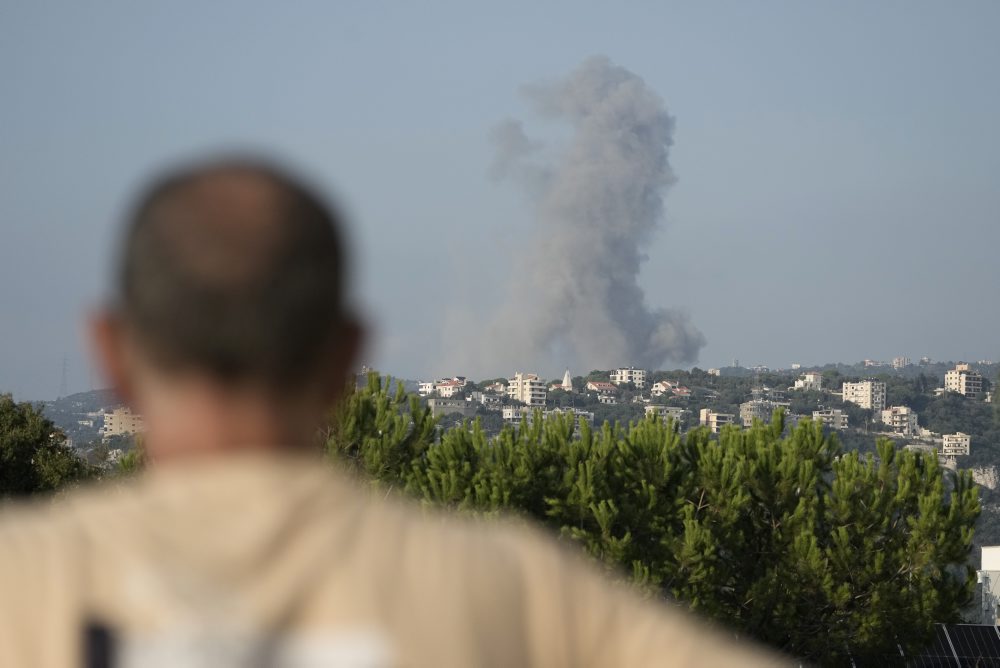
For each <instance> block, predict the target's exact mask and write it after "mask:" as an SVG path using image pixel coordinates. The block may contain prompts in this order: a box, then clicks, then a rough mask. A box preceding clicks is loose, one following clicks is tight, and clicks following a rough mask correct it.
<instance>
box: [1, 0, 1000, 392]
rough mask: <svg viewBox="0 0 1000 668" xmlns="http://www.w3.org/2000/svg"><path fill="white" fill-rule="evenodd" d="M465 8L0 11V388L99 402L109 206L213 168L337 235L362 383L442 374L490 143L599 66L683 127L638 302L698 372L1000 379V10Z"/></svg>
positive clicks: (481, 237)
mask: <svg viewBox="0 0 1000 668" xmlns="http://www.w3.org/2000/svg"><path fill="white" fill-rule="evenodd" d="M476 4H477V3H469V2H454V3H441V2H419V3H402V2H401V3H397V4H392V3H380V2H356V3H350V2H316V3H306V2H286V3H275V2H258V3H247V2H181V1H177V0H174V1H172V2H162V3H136V2H124V1H122V2H101V3H78V2H64V3H52V2H39V1H32V2H18V3H14V2H11V1H10V0H0V221H2V222H0V224H2V231H3V236H2V242H0V306H2V309H3V310H2V314H3V315H2V320H0V323H2V324H0V344H2V345H0V391H2V390H7V391H13V392H15V394H16V395H17V396H18V397H19V398H24V399H42V398H51V397H54V396H55V395H56V394H58V392H59V389H60V376H61V368H62V361H63V358H64V356H66V357H67V358H68V362H69V377H68V380H69V389H70V390H71V391H77V390H83V389H88V388H89V387H90V386H91V384H92V383H93V384H94V385H99V384H100V381H99V379H97V378H92V377H91V373H90V370H89V365H88V363H87V362H86V354H85V345H84V344H83V343H82V340H81V329H80V322H81V318H82V316H83V314H84V313H85V311H86V308H87V306H88V305H89V304H92V303H94V301H95V300H96V299H98V298H100V296H101V295H102V293H103V291H104V289H105V281H106V279H107V267H108V262H109V258H110V254H111V245H112V243H113V240H114V238H115V231H116V229H117V227H116V225H117V223H118V218H119V216H120V213H121V210H122V208H123V206H124V205H125V204H126V202H127V201H128V197H129V196H130V195H131V193H132V192H133V191H134V189H135V187H136V186H137V184H139V183H141V182H142V180H143V178H144V177H146V176H148V174H149V173H150V171H151V170H153V169H155V168H156V167H157V166H159V165H162V164H163V163H164V162H165V161H169V160H172V159H175V158H178V157H184V156H188V155H190V154H191V153H192V152H201V151H204V150H210V149H217V148H229V147H250V148H256V149H260V150H264V151H267V152H268V153H273V154H274V155H277V156H278V157H282V158H284V159H286V160H287V161H289V162H291V163H292V164H294V165H297V166H299V167H301V168H303V169H304V170H305V171H307V172H308V173H309V174H310V175H311V176H312V177H313V179H314V180H315V181H317V182H319V183H320V184H322V185H323V186H324V187H328V188H329V189H330V192H331V193H334V194H336V195H337V198H338V200H339V201H340V202H342V203H343V204H344V205H345V206H346V207H347V208H348V210H349V211H350V214H351V217H352V220H353V222H354V224H355V226H354V230H353V232H354V234H353V241H354V245H355V247H356V249H357V251H358V263H357V269H358V271H357V277H358V280H357V285H356V288H357V290H356V292H357V295H358V301H359V302H360V303H361V304H363V305H364V308H365V312H366V315H367V317H368V319H369V321H370V323H371V325H372V327H373V328H374V330H375V331H376V333H377V336H376V338H375V340H374V341H373V345H372V346H371V348H370V350H369V352H368V355H367V359H368V360H369V361H370V362H371V363H373V364H375V365H377V366H378V367H379V368H381V369H383V370H385V371H388V372H392V373H394V374H396V375H402V376H405V377H412V378H417V377H429V376H432V375H437V376H440V375H446V374H447V375H452V374H456V373H462V371H463V370H462V369H460V368H450V366H449V351H448V350H447V349H444V346H443V345H442V341H443V340H454V338H453V337H446V336H444V333H443V330H444V329H445V328H446V327H449V326H453V323H454V322H456V319H455V318H454V315H455V314H456V313H466V314H467V313H468V312H472V313H482V314H488V313H489V312H490V310H491V309H492V308H495V307H496V305H497V304H499V303H500V301H501V297H502V295H503V294H504V290H505V288H506V286H507V275H508V273H509V272H508V267H509V266H510V263H511V260H512V257H513V256H514V255H516V254H518V253H520V252H522V251H523V250H524V244H525V242H526V240H527V239H528V237H529V234H530V230H531V229H532V219H531V215H530V209H529V207H528V206H527V204H526V203H525V201H524V200H523V198H522V196H521V195H520V194H519V193H518V191H517V190H516V189H514V188H511V187H509V186H504V185H502V184H497V183H495V182H493V181H491V180H490V179H489V178H488V176H487V171H488V168H489V165H490V162H491V160H492V147H491V145H490V142H489V134H490V130H491V128H493V127H494V126H495V125H496V124H497V123H499V122H500V121H502V120H504V119H505V118H508V117H512V116H514V117H525V116H530V113H529V112H527V111H526V105H525V102H524V100H523V98H522V97H520V96H519V94H518V89H519V87H520V86H522V85H523V84H526V83H535V82H539V81H547V80H552V79H554V78H558V77H562V76H565V75H566V74H568V73H569V72H570V71H572V70H573V69H574V68H575V67H576V66H577V65H578V64H579V63H580V62H581V61H583V60H584V59H585V58H587V57H588V56H591V55H594V54H605V55H607V56H608V57H610V58H611V59H612V60H613V61H614V62H615V63H617V64H619V65H622V66H624V67H626V68H628V69H629V70H631V71H632V72H635V73H636V74H637V75H639V76H641V77H642V78H643V79H645V81H646V83H647V84H648V85H649V86H650V87H651V88H652V89H654V90H655V91H657V92H658V93H659V94H660V95H661V96H662V97H663V98H664V99H665V101H666V104H667V106H668V108H669V111H670V113H671V114H672V115H673V117H674V118H675V119H676V128H675V134H674V139H675V146H674V147H673V150H672V153H671V163H672V166H673V169H674V171H675V173H676V175H677V179H678V180H677V183H676V184H675V185H674V186H673V188H672V189H671V190H670V192H669V193H668V196H667V199H666V211H667V218H666V224H665V225H664V227H663V229H662V230H661V231H660V232H659V233H658V234H657V235H656V237H655V238H654V240H653V241H652V242H651V244H650V245H649V247H648V248H647V254H648V257H649V260H648V262H647V263H646V265H645V266H644V268H643V272H642V277H641V283H642V285H643V286H644V287H645V289H646V295H647V301H648V302H649V303H650V304H651V305H652V306H663V307H681V308H684V309H686V310H687V312H688V313H689V314H690V316H691V318H692V320H693V322H694V323H695V324H696V325H697V326H698V327H699V328H700V329H701V330H702V332H704V334H705V337H706V338H707V341H708V343H707V345H706V346H705V348H704V349H703V350H702V353H701V358H700V360H699V366H702V367H711V366H719V365H723V364H725V363H728V362H729V361H730V360H732V359H733V358H734V357H735V358H739V359H740V361H741V362H742V363H744V364H747V365H749V364H755V363H763V364H768V365H770V366H774V367H781V366H788V365H789V364H790V363H791V362H801V363H805V364H811V363H822V362H826V361H834V360H844V361H848V360H850V361H853V360H859V359H862V358H865V357H873V358H880V359H882V358H889V357H892V356H894V355H900V354H905V355H908V356H910V357H914V358H916V357H919V356H921V355H930V356H931V357H934V358H940V359H960V358H968V359H973V360H976V359H980V358H993V359H996V358H997V357H1000V335H998V332H1000V299H998V297H1000V262H998V261H997V257H998V253H1000V226H998V211H1000V188H998V187H997V183H996V182H997V178H998V175H1000V132H998V131H997V123H998V121H1000V85H998V82H997V71H998V67H1000V40H998V39H997V35H998V34H1000V3H996V2H964V1H962V2H937V3H922V2H911V1H907V2H827V3H821V2H752V3H750V2H732V3H726V2H690V3H667V2H647V3H631V4H629V5H628V6H622V5H625V4H626V3H600V5H598V3H587V2H565V3H538V2H511V1H506V2H502V3H489V4H488V5H487V4H486V3H482V4H480V5H479V6H475V5H476ZM543 4H544V5H545V7H541V6H539V5H543ZM612 4H613V5H614V7H611V5H612ZM461 320H463V321H468V318H462V319H461ZM479 335H480V334H479V333H478V332H477V331H475V330H474V329H470V331H468V332H467V336H469V337H476V336H479ZM524 370H525V371H531V370H533V369H524ZM513 371H515V369H497V370H496V373H497V375H501V374H507V373H512V372H513ZM538 371H539V372H541V373H543V374H546V375H556V373H557V372H558V373H559V374H560V375H561V370H559V369H538ZM573 371H574V372H577V373H581V372H586V371H587V369H574V370H573Z"/></svg>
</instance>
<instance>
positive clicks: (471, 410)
mask: <svg viewBox="0 0 1000 668" xmlns="http://www.w3.org/2000/svg"><path fill="white" fill-rule="evenodd" d="M427 407H428V408H430V409H431V414H432V415H434V416H435V417H437V416H439V415H451V414H452V413H460V414H461V415H462V417H474V416H475V414H476V408H477V406H476V404H475V403H474V402H472V401H466V400H465V399H442V398H440V397H431V398H430V399H428V400H427Z"/></svg>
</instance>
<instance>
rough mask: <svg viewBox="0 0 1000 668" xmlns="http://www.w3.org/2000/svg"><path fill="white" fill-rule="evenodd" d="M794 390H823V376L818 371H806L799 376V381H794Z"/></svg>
mask: <svg viewBox="0 0 1000 668" xmlns="http://www.w3.org/2000/svg"><path fill="white" fill-rule="evenodd" d="M793 389H796V390H813V391H817V392H818V391H819V390H822V389H823V374H821V373H820V372H819V371H806V372H805V373H804V374H802V375H801V376H799V379H798V380H796V381H795V387H794V388H793Z"/></svg>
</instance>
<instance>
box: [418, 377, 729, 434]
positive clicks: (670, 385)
mask: <svg viewBox="0 0 1000 668" xmlns="http://www.w3.org/2000/svg"><path fill="white" fill-rule="evenodd" d="M648 376H649V374H648V372H647V371H646V370H645V369H637V368H635V367H631V366H630V367H621V368H618V369H614V370H612V371H611V372H610V374H609V379H608V380H588V381H586V382H585V383H584V384H583V387H582V388H579V389H577V388H575V387H574V385H573V378H572V376H571V374H570V372H569V370H567V371H566V374H565V375H564V376H563V379H562V381H561V382H556V383H551V384H549V385H548V386H546V383H545V382H544V381H543V380H542V379H541V378H539V376H538V375H537V374H533V373H522V372H520V371H519V372H517V373H515V374H514V375H513V376H512V377H511V378H509V379H508V380H507V381H506V382H502V381H497V382H494V383H491V384H489V385H486V386H484V387H482V388H480V389H474V390H472V391H466V387H467V385H468V380H467V379H466V378H465V377H464V376H455V377H452V378H442V379H439V380H435V381H426V382H421V383H419V385H418V391H419V393H420V395H421V396H423V397H425V398H426V399H427V405H428V406H429V407H430V409H431V410H432V411H433V412H434V414H435V415H451V414H453V413H458V414H460V415H462V416H464V417H472V416H473V415H475V414H476V413H477V412H478V410H479V409H480V407H482V408H485V409H486V410H488V411H496V412H498V413H500V414H501V416H502V417H503V420H504V421H505V422H507V423H511V424H517V423H521V422H523V421H525V420H530V419H531V418H532V416H533V415H534V414H535V412H536V411H537V410H542V415H543V416H549V415H561V414H567V413H568V414H572V415H574V416H576V417H583V418H586V419H588V420H591V421H593V419H594V413H593V412H592V411H588V410H585V409H581V408H575V407H568V408H551V409H546V408H545V406H546V401H547V399H548V393H549V392H555V391H561V392H569V393H575V394H586V395H588V396H589V397H590V399H591V401H596V402H597V403H600V404H604V405H615V404H618V403H619V402H620V401H621V394H622V392H621V390H622V386H624V385H628V386H630V387H633V388H635V389H636V390H639V391H640V392H639V393H638V394H636V395H634V396H633V397H632V402H633V403H637V404H645V413H646V415H647V416H648V415H659V416H660V417H662V418H664V419H667V418H669V419H673V420H676V421H680V420H681V419H683V418H685V417H686V416H687V414H688V413H689V412H690V411H688V410H687V409H685V408H679V407H676V406H664V405H660V404H658V403H654V399H663V398H670V397H678V398H688V397H690V396H691V389H690V388H688V387H685V386H684V385H683V384H681V383H679V382H677V381H672V380H661V381H658V382H656V383H653V384H652V385H651V386H650V385H649V378H648ZM646 389H648V391H649V392H648V395H647V394H646V393H644V392H643V390H646ZM459 396H462V397H464V398H458V397H459ZM735 421H736V416H735V415H731V414H728V413H718V412H714V411H711V410H709V409H707V408H706V409H702V410H701V411H700V413H699V423H700V424H702V425H704V426H707V427H708V428H709V429H711V431H712V432H713V433H718V432H719V431H720V430H721V429H722V427H724V426H725V425H727V424H733V423H735Z"/></svg>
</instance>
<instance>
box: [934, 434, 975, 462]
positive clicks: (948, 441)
mask: <svg viewBox="0 0 1000 668" xmlns="http://www.w3.org/2000/svg"><path fill="white" fill-rule="evenodd" d="M971 446H972V437H971V436H969V435H968V434H963V433H962V432H958V433H957V434H945V435H944V436H942V437H941V454H942V455H944V456H945V457H954V456H956V455H967V454H969V452H970V451H971V449H972V447H971Z"/></svg>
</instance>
